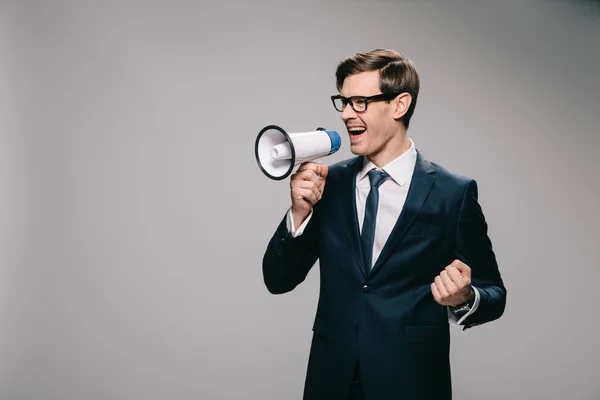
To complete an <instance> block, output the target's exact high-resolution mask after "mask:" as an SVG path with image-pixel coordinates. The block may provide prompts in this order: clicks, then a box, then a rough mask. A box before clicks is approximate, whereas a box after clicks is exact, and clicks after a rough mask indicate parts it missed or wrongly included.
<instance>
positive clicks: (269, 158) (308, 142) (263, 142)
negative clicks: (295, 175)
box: [254, 125, 342, 180]
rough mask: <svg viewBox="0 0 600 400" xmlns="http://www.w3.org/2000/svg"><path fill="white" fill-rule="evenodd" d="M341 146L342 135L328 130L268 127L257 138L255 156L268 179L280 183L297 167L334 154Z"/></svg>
mask: <svg viewBox="0 0 600 400" xmlns="http://www.w3.org/2000/svg"><path fill="white" fill-rule="evenodd" d="M341 144H342V139H341V138H340V135H339V134H338V133H337V132H335V131H332V130H329V129H325V128H317V129H316V130H314V131H311V132H301V133H287V132H286V131H285V130H283V129H282V128H280V127H279V126H276V125H268V126H265V127H264V128H263V129H262V130H261V131H260V132H259V134H258V136H257V137H256V143H255V145H254V154H255V156H256V162H257V163H258V166H259V167H260V169H261V170H262V172H263V173H264V174H265V175H266V176H268V177H269V178H271V179H275V180H281V179H285V178H287V177H288V176H289V175H290V174H291V173H292V170H293V169H294V167H295V166H296V165H298V164H301V163H303V162H305V161H311V160H314V159H317V158H320V157H324V156H328V155H330V154H333V153H335V152H336V151H338V150H339V148H340V145H341Z"/></svg>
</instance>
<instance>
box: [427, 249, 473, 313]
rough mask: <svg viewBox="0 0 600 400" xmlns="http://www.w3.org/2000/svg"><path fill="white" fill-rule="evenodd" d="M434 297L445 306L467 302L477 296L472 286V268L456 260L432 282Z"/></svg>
mask: <svg viewBox="0 0 600 400" xmlns="http://www.w3.org/2000/svg"><path fill="white" fill-rule="evenodd" d="M431 293H432V294H433V298H434V299H435V301H437V302H438V303H439V304H441V305H443V306H451V307H456V306H459V305H461V304H465V303H467V302H468V301H469V300H471V299H472V298H473V296H475V292H474V291H473V287H472V286H471V268H469V266H468V265H467V264H465V263H463V262H461V261H459V260H454V262H452V264H450V265H448V266H447V267H446V268H445V269H444V270H443V271H442V272H441V273H440V274H439V275H438V276H436V277H435V279H434V281H433V283H432V284H431Z"/></svg>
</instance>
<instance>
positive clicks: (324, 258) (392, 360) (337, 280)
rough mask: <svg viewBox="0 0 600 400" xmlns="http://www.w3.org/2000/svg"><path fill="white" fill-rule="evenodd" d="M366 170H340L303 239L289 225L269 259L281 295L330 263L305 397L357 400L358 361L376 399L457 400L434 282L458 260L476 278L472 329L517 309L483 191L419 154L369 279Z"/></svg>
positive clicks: (349, 166) (334, 169)
mask: <svg viewBox="0 0 600 400" xmlns="http://www.w3.org/2000/svg"><path fill="white" fill-rule="evenodd" d="M361 160H362V157H355V158H352V159H351V160H346V161H343V162H339V163H337V164H335V165H333V166H331V167H330V168H329V174H328V176H327V181H326V185H325V189H324V192H323V196H322V199H321V200H320V201H319V202H318V203H317V204H316V205H315V206H314V207H313V215H312V217H311V220H310V221H309V223H308V224H307V226H306V229H305V231H304V233H303V234H302V235H300V236H298V237H296V238H293V237H292V236H291V235H290V234H289V232H288V230H287V227H286V221H285V217H284V218H283V219H282V220H281V223H280V224H279V226H278V228H277V229H276V231H275V233H274V235H273V237H272V238H271V240H270V242H269V244H268V246H267V249H266V252H265V255H264V258H263V278H264V282H265V284H266V287H267V288H268V290H269V291H270V292H271V293H273V294H282V293H286V292H289V291H291V290H293V289H294V288H295V287H296V286H297V285H298V284H300V283H301V282H303V281H304V280H305V278H306V276H307V274H308V272H309V271H310V269H311V268H312V267H313V265H315V263H316V261H317V260H318V261H319V267H320V268H319V270H320V294H319V300H318V306H317V310H316V315H315V319H314V325H313V337H312V343H311V350H310V355H309V361H308V367H307V374H306V381H305V387H304V399H310V400H313V399H315V400H316V399H319V400H321V399H323V400H338V399H339V400H347V399H348V396H349V391H350V383H351V381H352V376H353V372H354V370H355V367H356V365H357V363H358V364H359V365H360V372H361V381H362V384H363V388H364V391H365V393H366V396H367V399H376V400H387V399H411V400H413V399H436V400H445V399H451V397H452V389H451V379H450V362H449V350H450V329H449V323H448V312H447V307H445V306H442V305H440V304H438V303H436V302H435V301H434V299H433V296H432V294H431V287H430V285H431V283H432V282H433V280H434V278H435V277H436V276H437V275H438V274H439V273H440V272H441V271H442V270H443V269H444V268H445V267H446V266H447V265H449V264H450V263H452V261H454V260H455V259H458V260H461V261H462V262H464V263H465V264H467V265H468V266H469V267H470V268H471V273H472V278H471V279H472V283H473V286H475V287H476V288H477V289H478V290H479V293H480V294H481V300H480V304H479V307H478V309H477V311H476V312H474V313H473V314H472V315H470V316H469V317H468V318H467V319H466V320H465V322H464V329H468V328H470V327H473V326H475V325H479V324H483V323H486V322H488V321H492V320H495V319H497V318H499V317H500V316H501V315H502V314H503V312H504V308H505V303H506V289H505V287H504V284H503V281H502V278H501V276H500V272H499V270H498V265H497V262H496V257H495V254H494V251H493V250H492V244H491V241H490V239H489V237H488V234H487V223H486V221H485V218H484V215H483V213H482V210H481V207H480V205H479V203H478V200H477V184H476V182H475V181H474V180H472V179H468V178H464V177H461V176H458V175H455V174H452V173H450V172H449V171H447V170H446V169H444V168H443V167H441V166H439V165H437V164H434V163H432V162H429V161H427V160H425V159H424V158H423V157H422V155H421V154H420V152H417V162H416V166H415V170H414V173H413V177H412V181H411V183H410V187H409V191H408V195H407V199H406V202H405V204H404V207H403V209H402V212H401V214H400V216H399V218H398V220H397V222H396V224H395V227H394V229H393V231H392V233H391V234H390V237H389V238H388V240H387V242H386V244H385V246H384V248H383V250H382V252H381V255H380V256H379V258H378V259H377V261H376V263H375V265H374V266H373V269H372V270H371V272H370V273H369V274H366V273H365V269H364V266H363V256H362V250H361V244H360V232H359V226H358V218H357V215H356V205H355V202H356V196H355V190H356V183H355V182H356V179H355V178H356V174H357V172H358V171H359V170H360V168H361V166H362V161H361Z"/></svg>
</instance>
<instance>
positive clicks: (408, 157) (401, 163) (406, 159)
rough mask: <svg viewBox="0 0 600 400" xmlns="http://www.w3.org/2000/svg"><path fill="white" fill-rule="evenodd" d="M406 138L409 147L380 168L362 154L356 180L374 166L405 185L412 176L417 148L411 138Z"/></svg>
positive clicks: (360, 178) (399, 183)
mask: <svg viewBox="0 0 600 400" xmlns="http://www.w3.org/2000/svg"><path fill="white" fill-rule="evenodd" d="M408 140H409V141H410V148H409V149H408V150H407V151H405V152H404V153H402V154H401V155H400V156H399V157H397V158H396V159H394V160H392V161H390V162H389V163H388V164H387V165H385V166H383V167H381V168H377V166H376V165H375V164H373V162H372V161H370V160H369V159H368V158H367V157H366V156H364V157H363V167H362V169H361V170H360V171H359V172H358V177H357V178H358V181H361V180H362V179H363V178H365V177H366V175H367V173H368V172H369V171H370V170H372V169H373V168H375V169H379V170H384V171H385V172H387V173H388V174H389V175H390V177H391V178H392V179H393V180H394V181H395V182H396V183H397V184H398V185H400V186H404V185H406V184H407V183H408V181H409V180H410V178H411V177H412V174H413V171H414V169H415V164H416V163H417V150H416V148H415V144H414V143H413V141H412V139H410V138H408Z"/></svg>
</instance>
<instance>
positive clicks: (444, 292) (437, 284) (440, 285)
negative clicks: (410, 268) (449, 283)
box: [434, 275, 450, 298]
mask: <svg viewBox="0 0 600 400" xmlns="http://www.w3.org/2000/svg"><path fill="white" fill-rule="evenodd" d="M434 282H435V287H436V288H437V290H438V292H440V296H441V297H442V298H445V297H448V296H449V295H450V294H449V293H448V290H447V289H446V287H445V286H444V282H442V278H441V277H440V276H439V275H438V276H436V277H435V279H434Z"/></svg>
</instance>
